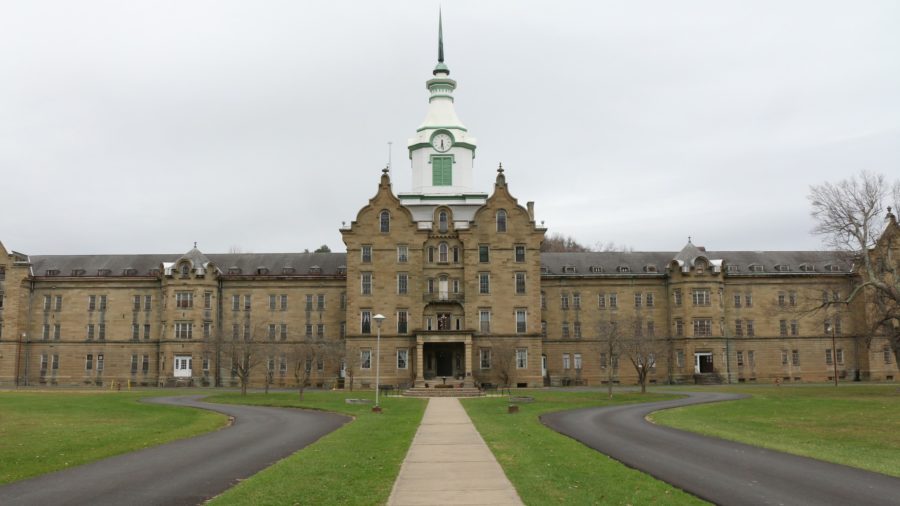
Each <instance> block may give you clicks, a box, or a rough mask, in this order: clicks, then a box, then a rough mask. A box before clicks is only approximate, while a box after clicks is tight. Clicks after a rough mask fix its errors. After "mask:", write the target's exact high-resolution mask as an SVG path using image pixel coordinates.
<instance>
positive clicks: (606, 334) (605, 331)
mask: <svg viewBox="0 0 900 506" xmlns="http://www.w3.org/2000/svg"><path fill="white" fill-rule="evenodd" d="M598 337H599V338H600V346H601V348H600V349H602V350H603V352H602V353H604V354H605V355H606V357H607V358H606V360H608V362H607V363H605V364H604V363H603V362H601V363H600V365H601V366H602V367H606V385H607V391H606V393H607V396H608V397H609V398H610V399H612V398H613V378H614V376H615V369H618V367H614V364H615V365H618V360H619V354H620V353H621V351H622V340H623V339H622V334H621V333H620V332H619V325H618V323H617V322H614V321H608V322H606V321H601V322H600V325H599V328H598Z"/></svg>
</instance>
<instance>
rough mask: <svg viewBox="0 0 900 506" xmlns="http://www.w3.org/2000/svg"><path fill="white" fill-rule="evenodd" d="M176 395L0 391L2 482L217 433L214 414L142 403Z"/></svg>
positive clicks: (219, 421) (220, 421) (219, 420)
mask: <svg viewBox="0 0 900 506" xmlns="http://www.w3.org/2000/svg"><path fill="white" fill-rule="evenodd" d="M171 393H172V392H140V393H135V392H128V393H118V392H110V393H96V392H90V393H87V392H71V391H68V392H12V391H10V392H0V484H4V483H10V482H13V481H18V480H22V479H25V478H29V477H32V476H37V475H40V474H44V473H49V472H52V471H59V470H61V469H66V468H68V467H72V466H77V465H81V464H86V463H88V462H92V461H95V460H99V459H102V458H105V457H110V456H113V455H118V454H121V453H126V452H130V451H134V450H140V449H141V448H146V447H148V446H154V445H158V444H161V443H166V442H168V441H173V440H175V439H182V438H186V437H191V436H195V435H197V434H202V433H204V432H209V431H211V430H215V429H218V428H220V427H223V426H225V425H226V424H227V423H228V418H227V417H225V416H223V415H220V414H217V413H212V412H210V411H203V410H198V409H191V408H179V407H174V406H160V405H153V404H144V403H140V402H138V399H140V398H141V397H148V396H153V395H169V394H171Z"/></svg>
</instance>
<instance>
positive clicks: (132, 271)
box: [122, 267, 137, 276]
mask: <svg viewBox="0 0 900 506" xmlns="http://www.w3.org/2000/svg"><path fill="white" fill-rule="evenodd" d="M122 275H123V276H137V269H133V268H131V267H127V268H125V269H124V270H122Z"/></svg>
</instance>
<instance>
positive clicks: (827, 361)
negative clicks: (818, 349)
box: [825, 348, 834, 365]
mask: <svg viewBox="0 0 900 506" xmlns="http://www.w3.org/2000/svg"><path fill="white" fill-rule="evenodd" d="M825 364H826V365H832V364H834V359H833V358H832V357H831V348H828V349H826V350H825Z"/></svg>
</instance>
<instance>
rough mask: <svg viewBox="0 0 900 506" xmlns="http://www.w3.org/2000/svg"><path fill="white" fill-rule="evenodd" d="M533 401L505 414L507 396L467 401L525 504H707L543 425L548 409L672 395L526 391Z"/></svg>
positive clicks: (659, 398)
mask: <svg viewBox="0 0 900 506" xmlns="http://www.w3.org/2000/svg"><path fill="white" fill-rule="evenodd" d="M526 395H530V396H533V397H535V402H534V403H530V404H520V405H519V409H520V412H519V413H518V414H514V415H510V414H507V412H506V410H507V405H508V402H507V399H506V398H505V397H501V398H481V399H471V400H465V401H463V406H465V408H466V411H467V412H468V413H469V417H471V418H472V421H473V422H474V423H475V427H476V428H477V429H478V431H479V432H480V433H481V436H482V437H483V438H484V440H485V442H487V444H488V446H489V447H490V448H491V450H492V451H493V452H494V456H495V457H497V461H498V462H499V463H500V465H501V466H502V467H503V470H504V471H505V472H506V476H507V477H509V479H510V481H511V482H512V483H513V485H514V486H515V487H516V490H517V491H518V492H519V496H520V497H521V498H522V500H523V501H524V502H525V503H526V504H540V505H544V504H666V505H669V504H705V503H704V502H703V501H701V500H700V499H698V498H696V497H694V496H692V495H690V494H687V493H685V492H682V491H681V490H679V489H676V488H674V487H672V486H670V485H668V484H666V483H664V482H661V481H659V480H657V479H655V478H652V477H651V476H649V475H646V474H644V473H641V472H639V471H635V470H634V469H631V468H628V467H626V466H625V465H624V464H621V463H619V462H618V461H615V460H613V459H611V458H609V457H607V456H606V455H603V454H601V453H600V452H597V451H596V450H593V449H591V448H588V447H587V446H584V445H583V444H581V443H579V442H577V441H575V440H574V439H571V438H569V437H567V436H563V435H562V434H559V433H557V432H555V431H553V430H551V429H549V428H547V427H545V426H544V425H543V424H541V422H540V420H538V416H539V415H541V414H544V413H551V412H554V411H562V410H567V409H576V408H583V407H590V406H607V405H610V404H611V403H615V404H619V403H634V402H651V401H658V400H663V399H670V398H671V396H670V395H659V394H652V393H651V394H646V395H641V394H637V393H629V394H617V395H616V396H615V398H614V400H613V401H607V400H606V393H605V392H561V391H528V392H527V393H526Z"/></svg>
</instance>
